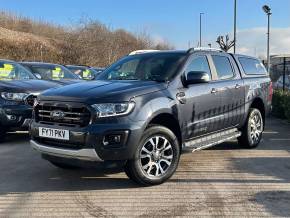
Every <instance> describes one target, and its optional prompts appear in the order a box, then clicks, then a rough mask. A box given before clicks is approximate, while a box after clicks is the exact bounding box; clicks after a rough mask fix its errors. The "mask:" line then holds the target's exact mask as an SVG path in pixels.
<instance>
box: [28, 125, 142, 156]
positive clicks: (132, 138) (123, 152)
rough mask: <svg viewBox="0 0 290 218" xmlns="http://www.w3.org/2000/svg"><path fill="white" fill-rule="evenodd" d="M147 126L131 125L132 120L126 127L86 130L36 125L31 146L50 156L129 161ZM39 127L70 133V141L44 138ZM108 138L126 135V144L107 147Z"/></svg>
mask: <svg viewBox="0 0 290 218" xmlns="http://www.w3.org/2000/svg"><path fill="white" fill-rule="evenodd" d="M144 126H145V125H144V122H130V121H129V120H128V122H127V123H126V124H121V123H110V124H106V123H104V124H91V125H89V126H87V127H84V128H80V127H64V126H58V125H48V124H44V123H38V122H32V123H31V125H30V134H31V139H32V141H31V145H32V147H33V148H35V149H36V150H38V151H40V152H41V153H44V154H49V155H50V156H61V157H65V156H68V157H71V158H74V157H75V159H89V160H96V161H99V160H104V161H121V160H129V159H132V158H133V156H134V153H135V151H136V148H137V145H138V144H139V142H140V139H141V137H142V134H143V130H144V129H143V128H144ZM39 127H44V128H53V129H66V130H69V132H70V139H69V140H57V139H50V138H44V137H40V136H39ZM108 134H122V142H121V143H120V144H119V145H112V146H111V145H106V144H104V142H103V139H104V137H105V136H107V135H108ZM37 145H38V146H37ZM96 156H97V158H96Z"/></svg>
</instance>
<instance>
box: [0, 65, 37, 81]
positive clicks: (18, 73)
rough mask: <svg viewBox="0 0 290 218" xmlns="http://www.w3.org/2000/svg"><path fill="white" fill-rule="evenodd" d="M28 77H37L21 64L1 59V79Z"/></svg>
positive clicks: (24, 78) (22, 78)
mask: <svg viewBox="0 0 290 218" xmlns="http://www.w3.org/2000/svg"><path fill="white" fill-rule="evenodd" d="M28 79H36V77H35V76H34V75H33V74H32V73H31V72H29V71H28V70H27V69H25V68H24V67H23V66H21V65H20V64H17V63H12V62H5V61H0V81H1V80H28Z"/></svg>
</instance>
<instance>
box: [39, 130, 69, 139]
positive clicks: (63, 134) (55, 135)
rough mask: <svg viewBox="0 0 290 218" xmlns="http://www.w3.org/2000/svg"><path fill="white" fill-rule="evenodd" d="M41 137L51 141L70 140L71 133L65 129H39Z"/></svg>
mask: <svg viewBox="0 0 290 218" xmlns="http://www.w3.org/2000/svg"><path fill="white" fill-rule="evenodd" d="M39 136H40V137H44V138H51V139H62V140H69V131H68V130H64V129H52V128H43V127H39Z"/></svg>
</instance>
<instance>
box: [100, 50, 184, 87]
mask: <svg viewBox="0 0 290 218" xmlns="http://www.w3.org/2000/svg"><path fill="white" fill-rule="evenodd" d="M185 57H186V54H180V53H164V54H160V53H155V54H152V53H151V54H142V55H132V56H127V57H125V58H123V59H121V60H119V61H117V62H116V63H115V64H113V65H112V66H111V67H109V68H107V69H106V70H105V71H104V72H102V73H101V74H100V75H99V76H98V77H97V79H101V80H149V81H150V80H151V81H159V82H163V81H167V80H170V79H171V78H172V77H173V76H174V75H175V74H176V72H177V70H178V68H179V66H180V65H181V63H182V62H183V60H184V59H185Z"/></svg>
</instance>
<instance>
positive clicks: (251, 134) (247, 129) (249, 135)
mask: <svg viewBox="0 0 290 218" xmlns="http://www.w3.org/2000/svg"><path fill="white" fill-rule="evenodd" d="M263 130H264V123H263V117H262V114H261V112H260V111H259V110H258V109H256V108H250V111H249V115H248V118H247V122H246V124H245V126H244V127H243V128H242V135H241V136H240V137H239V138H238V141H239V144H240V145H241V146H243V147H245V148H256V147H257V146H258V145H259V143H260V141H261V139H262V133H263Z"/></svg>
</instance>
